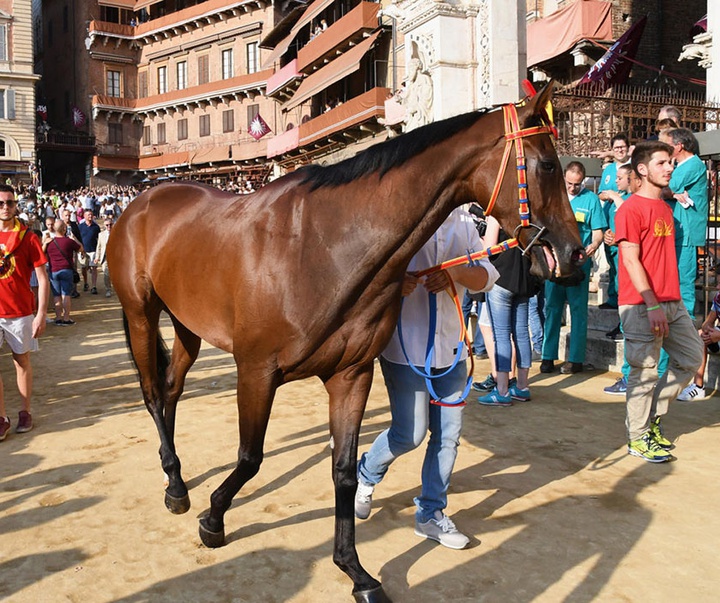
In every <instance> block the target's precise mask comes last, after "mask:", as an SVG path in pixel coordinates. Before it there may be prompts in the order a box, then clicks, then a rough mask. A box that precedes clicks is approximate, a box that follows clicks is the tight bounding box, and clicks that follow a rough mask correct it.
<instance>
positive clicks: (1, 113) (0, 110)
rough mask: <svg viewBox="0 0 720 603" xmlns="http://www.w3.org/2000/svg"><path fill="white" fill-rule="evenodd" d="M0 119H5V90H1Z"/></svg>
mask: <svg viewBox="0 0 720 603" xmlns="http://www.w3.org/2000/svg"><path fill="white" fill-rule="evenodd" d="M0 119H5V90H0Z"/></svg>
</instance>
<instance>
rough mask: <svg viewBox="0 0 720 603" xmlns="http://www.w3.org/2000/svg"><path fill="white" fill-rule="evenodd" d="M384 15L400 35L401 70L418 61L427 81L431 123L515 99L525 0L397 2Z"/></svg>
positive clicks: (522, 62)
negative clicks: (391, 19)
mask: <svg viewBox="0 0 720 603" xmlns="http://www.w3.org/2000/svg"><path fill="white" fill-rule="evenodd" d="M384 12H386V14H392V15H393V16H394V18H395V19H396V24H397V27H398V30H399V31H400V32H401V33H402V34H403V36H404V53H405V65H406V66H409V65H410V64H411V60H412V59H413V58H419V59H420V61H421V63H422V69H423V71H424V72H425V73H427V74H428V75H429V76H430V77H431V78H432V83H433V99H432V114H433V120H439V119H444V118H446V117H450V116H453V115H458V114H460V113H465V112H467V111H472V110H474V109H479V108H481V107H487V106H491V105H495V104H501V103H506V102H514V101H517V100H518V98H519V97H520V81H521V80H522V79H523V78H525V72H526V62H527V60H526V57H527V51H526V34H525V2H524V1H522V0H474V1H472V2H463V1H462V0H448V1H446V2H437V1H434V0H397V1H396V2H392V3H391V4H390V5H389V6H388V7H387V8H386V9H384ZM406 75H407V71H406V73H405V74H403V75H401V77H400V79H401V80H402V79H403V78H404V77H405V76H406Z"/></svg>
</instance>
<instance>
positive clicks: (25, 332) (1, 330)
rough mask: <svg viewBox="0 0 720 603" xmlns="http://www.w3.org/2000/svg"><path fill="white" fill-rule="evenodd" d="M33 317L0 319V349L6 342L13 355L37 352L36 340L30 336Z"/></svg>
mask: <svg viewBox="0 0 720 603" xmlns="http://www.w3.org/2000/svg"><path fill="white" fill-rule="evenodd" d="M34 319H35V317H34V316H33V315H32V314H30V315H29V316H21V317H20V318H0V347H2V344H3V343H5V342H6V341H7V342H8V345H9V346H10V349H11V350H12V351H13V352H14V353H15V354H25V353H26V352H37V351H38V340H37V339H35V338H34V337H33V336H32V332H33V328H32V324H33V320H34Z"/></svg>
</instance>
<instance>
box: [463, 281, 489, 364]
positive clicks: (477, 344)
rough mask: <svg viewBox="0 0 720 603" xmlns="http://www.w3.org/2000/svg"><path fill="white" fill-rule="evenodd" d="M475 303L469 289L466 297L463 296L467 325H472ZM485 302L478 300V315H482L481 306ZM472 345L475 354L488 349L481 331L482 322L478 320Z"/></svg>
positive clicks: (483, 352)
mask: <svg viewBox="0 0 720 603" xmlns="http://www.w3.org/2000/svg"><path fill="white" fill-rule="evenodd" d="M473 303H475V302H474V301H473V300H472V299H470V295H469V294H468V292H467V291H465V297H463V302H462V313H463V319H464V320H465V326H466V327H469V326H470V310H471V309H472V305H473ZM482 304H483V302H477V313H478V316H480V308H481V307H482ZM472 347H473V354H475V356H480V354H485V353H486V352H487V350H486V349H485V340H484V339H483V336H482V333H481V332H480V323H479V322H478V323H477V325H476V326H475V332H474V333H473V335H472Z"/></svg>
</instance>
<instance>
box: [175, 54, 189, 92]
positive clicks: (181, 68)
mask: <svg viewBox="0 0 720 603" xmlns="http://www.w3.org/2000/svg"><path fill="white" fill-rule="evenodd" d="M177 87H178V90H184V89H185V88H187V61H180V62H179V63H178V64H177Z"/></svg>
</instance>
